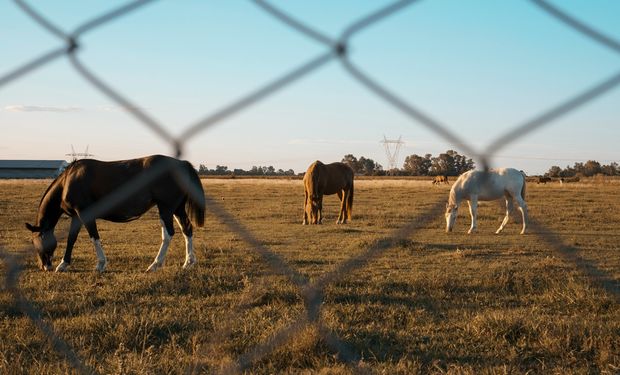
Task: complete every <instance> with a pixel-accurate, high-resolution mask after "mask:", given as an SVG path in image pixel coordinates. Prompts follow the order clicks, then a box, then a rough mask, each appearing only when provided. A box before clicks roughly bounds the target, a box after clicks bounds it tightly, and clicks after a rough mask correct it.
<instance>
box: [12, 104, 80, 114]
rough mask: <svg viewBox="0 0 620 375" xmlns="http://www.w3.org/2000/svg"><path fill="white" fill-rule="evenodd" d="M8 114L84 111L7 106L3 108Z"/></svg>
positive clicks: (66, 108) (33, 106) (31, 106)
mask: <svg viewBox="0 0 620 375" xmlns="http://www.w3.org/2000/svg"><path fill="white" fill-rule="evenodd" d="M3 110H4V111H8V112H58V113H64V112H82V111H83V110H84V109H83V108H80V107H45V106H38V105H7V106H5V107H4V108H3Z"/></svg>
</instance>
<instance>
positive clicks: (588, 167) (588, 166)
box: [583, 160, 601, 177]
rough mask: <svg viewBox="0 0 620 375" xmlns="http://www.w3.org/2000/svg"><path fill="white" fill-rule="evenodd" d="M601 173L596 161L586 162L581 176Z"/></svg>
mask: <svg viewBox="0 0 620 375" xmlns="http://www.w3.org/2000/svg"><path fill="white" fill-rule="evenodd" d="M599 173H601V164H600V163H599V162H598V161H596V160H588V161H587V162H586V163H585V164H584V165H583V174H584V175H585V176H588V177H590V176H594V175H596V174H599Z"/></svg>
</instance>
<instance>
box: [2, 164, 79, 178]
mask: <svg viewBox="0 0 620 375" xmlns="http://www.w3.org/2000/svg"><path fill="white" fill-rule="evenodd" d="M67 165H69V163H67V162H66V161H65V160H0V178H55V177H56V176H58V175H59V174H60V172H62V171H63V170H64V169H65V168H66V167H67Z"/></svg>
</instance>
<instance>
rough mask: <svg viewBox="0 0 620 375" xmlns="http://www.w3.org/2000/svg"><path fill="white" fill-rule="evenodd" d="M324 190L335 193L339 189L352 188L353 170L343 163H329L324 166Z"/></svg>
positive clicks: (327, 192) (326, 192)
mask: <svg viewBox="0 0 620 375" xmlns="http://www.w3.org/2000/svg"><path fill="white" fill-rule="evenodd" d="M325 175H326V177H325V192H324V194H336V193H338V192H339V191H341V190H351V189H353V170H352V169H351V167H349V166H348V165H346V164H344V163H339V162H336V163H331V164H327V165H326V166H325Z"/></svg>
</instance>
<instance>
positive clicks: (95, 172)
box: [62, 155, 180, 222]
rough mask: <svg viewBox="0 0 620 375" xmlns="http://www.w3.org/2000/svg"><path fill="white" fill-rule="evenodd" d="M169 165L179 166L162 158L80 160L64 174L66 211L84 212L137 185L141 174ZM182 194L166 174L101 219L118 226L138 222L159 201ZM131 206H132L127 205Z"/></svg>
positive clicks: (110, 210)
mask: <svg viewBox="0 0 620 375" xmlns="http://www.w3.org/2000/svg"><path fill="white" fill-rule="evenodd" d="M170 161H174V162H180V161H178V160H176V159H173V158H169V157H166V156H161V155H154V156H147V157H144V158H138V159H130V160H119V161H109V162H108V161H100V160H94V159H81V160H77V161H75V162H74V163H72V164H71V165H70V166H69V167H68V168H67V169H66V170H65V172H64V173H65V176H64V180H63V200H62V204H63V209H64V210H65V211H66V212H67V213H69V214H72V213H74V212H76V211H80V210H84V209H86V208H87V207H88V206H90V205H92V204H94V203H96V202H98V201H100V200H101V199H104V198H105V197H106V196H108V195H109V194H111V193H113V192H114V191H116V190H118V189H121V188H123V186H124V185H126V184H128V183H130V182H132V181H135V179H136V178H137V177H138V176H139V175H140V174H142V173H144V172H145V171H146V170H148V169H150V168H152V167H153V166H155V165H156V164H157V163H161V162H170ZM179 192H180V188H179V187H178V186H177V184H176V183H175V182H174V180H173V178H172V176H171V174H170V173H163V174H162V175H161V176H159V177H157V178H156V179H155V183H148V184H144V186H142V187H138V188H137V189H134V190H133V191H132V193H131V194H129V195H128V196H127V198H126V199H124V200H123V202H122V203H120V204H117V205H115V206H113V207H110V209H109V210H107V212H106V214H105V215H104V216H103V217H102V218H103V219H106V220H110V221H115V222H124V221H130V220H133V219H137V218H138V217H139V216H141V215H142V214H143V213H144V212H146V211H147V210H148V209H149V208H151V207H153V206H154V205H155V203H156V201H157V200H158V197H165V196H166V194H167V193H169V194H170V196H175V197H178V196H179V194H178V193H179ZM179 199H180V198H176V200H179ZM129 202H130V203H131V204H128V203H129ZM175 203H176V204H178V203H180V202H175Z"/></svg>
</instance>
